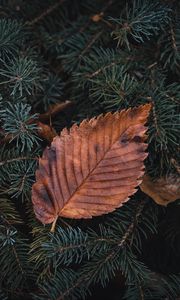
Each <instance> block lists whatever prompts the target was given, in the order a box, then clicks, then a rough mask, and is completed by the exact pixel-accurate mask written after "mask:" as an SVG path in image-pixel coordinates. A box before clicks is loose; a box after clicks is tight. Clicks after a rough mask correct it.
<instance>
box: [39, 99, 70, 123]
mask: <svg viewBox="0 0 180 300" xmlns="http://www.w3.org/2000/svg"><path fill="white" fill-rule="evenodd" d="M72 105H73V102H72V101H69V100H66V101H65V102H60V103H56V104H54V105H51V106H50V107H49V109H48V111H47V112H46V113H44V114H40V115H39V117H38V119H39V120H40V121H42V122H45V121H48V120H49V118H51V117H53V116H55V115H57V114H58V113H59V112H62V111H64V110H65V109H66V108H68V107H70V106H72Z"/></svg>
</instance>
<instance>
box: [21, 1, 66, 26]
mask: <svg viewBox="0 0 180 300" xmlns="http://www.w3.org/2000/svg"><path fill="white" fill-rule="evenodd" d="M65 1H66V0H59V1H58V2H56V3H55V4H54V5H52V6H49V7H48V8H47V9H46V10H44V11H43V12H42V13H41V14H40V15H39V16H37V17H36V18H35V19H33V20H31V21H27V22H26V24H27V25H30V26H32V25H35V24H36V23H38V22H39V21H41V20H42V19H44V18H45V17H47V16H48V15H49V14H51V13H52V12H53V11H54V10H56V9H57V8H58V7H59V6H60V5H61V4H62V3H63V2H65Z"/></svg>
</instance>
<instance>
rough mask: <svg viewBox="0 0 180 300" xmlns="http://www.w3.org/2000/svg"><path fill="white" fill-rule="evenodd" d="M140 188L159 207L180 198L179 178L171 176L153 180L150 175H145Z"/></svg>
mask: <svg viewBox="0 0 180 300" xmlns="http://www.w3.org/2000/svg"><path fill="white" fill-rule="evenodd" d="M140 188H141V190H142V191H143V192H144V193H145V194H147V195H148V196H149V197H151V198H152V199H153V200H154V201H155V202H156V203H157V204H159V205H163V206H166V205H167V204H169V203H171V202H174V201H175V200H177V199H179V198H180V178H179V176H173V175H169V176H167V177H165V178H164V177H161V178H159V179H157V180H153V179H152V178H151V177H150V176H149V175H144V176H143V181H142V183H141V184H140Z"/></svg>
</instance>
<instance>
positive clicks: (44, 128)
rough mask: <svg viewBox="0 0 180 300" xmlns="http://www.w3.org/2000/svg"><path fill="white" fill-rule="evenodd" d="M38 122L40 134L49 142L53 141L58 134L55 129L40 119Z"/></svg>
mask: <svg viewBox="0 0 180 300" xmlns="http://www.w3.org/2000/svg"><path fill="white" fill-rule="evenodd" d="M36 123H37V126H38V134H39V136H40V137H41V138H43V139H45V140H47V141H48V142H52V140H53V138H54V137H55V136H56V135H57V133H56V131H55V129H54V128H52V127H51V126H49V125H46V124H44V123H42V122H39V121H38V122H36Z"/></svg>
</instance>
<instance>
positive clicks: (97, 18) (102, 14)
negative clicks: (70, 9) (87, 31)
mask: <svg viewBox="0 0 180 300" xmlns="http://www.w3.org/2000/svg"><path fill="white" fill-rule="evenodd" d="M103 16H104V13H103V12H101V13H99V14H95V15H93V16H91V20H92V21H93V22H96V23H97V22H99V21H101V20H102V18H103Z"/></svg>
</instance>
